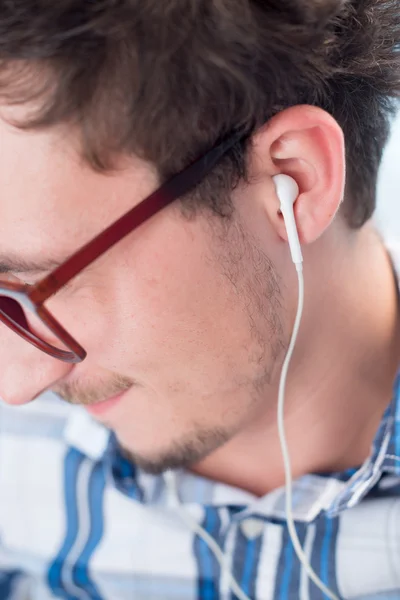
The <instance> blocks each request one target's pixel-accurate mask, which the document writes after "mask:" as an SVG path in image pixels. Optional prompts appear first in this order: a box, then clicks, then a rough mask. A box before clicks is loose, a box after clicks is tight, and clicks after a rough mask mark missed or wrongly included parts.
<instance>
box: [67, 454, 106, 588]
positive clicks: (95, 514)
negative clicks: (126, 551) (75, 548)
mask: <svg viewBox="0 0 400 600" xmlns="http://www.w3.org/2000/svg"><path fill="white" fill-rule="evenodd" d="M105 483H106V478H105V472H104V465H102V464H101V463H97V464H96V465H95V467H94V469H93V471H92V473H91V476H90V479H89V490H88V496H89V498H88V502H89V512H90V519H91V523H90V532H89V536H88V540H87V542H86V545H85V547H84V548H83V550H82V552H81V555H80V556H79V558H78V560H77V563H76V565H75V566H74V569H73V580H74V583H75V585H76V586H77V587H79V588H83V589H84V590H85V591H86V592H87V593H88V595H89V596H90V598H91V599H92V600H101V595H100V593H99V591H98V589H97V588H96V586H95V584H94V582H93V580H92V579H91V578H90V575H89V569H88V565H89V561H90V559H91V558H92V555H93V552H94V550H95V549H96V547H97V545H98V544H99V542H100V540H101V538H102V536H103V530H104V521H103V500H104V489H105Z"/></svg>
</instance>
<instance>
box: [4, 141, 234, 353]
mask: <svg viewBox="0 0 400 600" xmlns="http://www.w3.org/2000/svg"><path fill="white" fill-rule="evenodd" d="M242 138H243V134H238V133H234V134H232V135H230V136H229V137H227V138H226V139H225V140H223V141H222V142H220V143H219V144H217V145H216V146H214V148H212V149H211V150H209V151H208V152H207V153H206V154H205V155H203V156H202V157H201V158H199V159H197V160H196V161H195V162H194V163H192V164H191V165H189V166H188V167H186V168H185V169H184V170H183V171H181V172H180V173H178V174H177V175H175V176H174V177H172V179H170V180H169V181H167V182H166V183H164V184H163V185H162V186H161V187H160V188H158V189H157V190H156V191H155V192H153V193H152V194H150V196H147V198H145V199H144V200H142V201H141V202H140V203H139V204H138V205H137V206H135V207H134V208H132V209H131V210H129V211H128V212H127V213H125V214H124V215H122V217H120V218H119V219H117V220H116V221H114V223H112V224H111V225H109V227H107V229H105V230H104V231H102V232H101V233H100V234H99V235H97V236H96V237H95V238H93V239H92V240H91V241H90V242H88V243H87V244H85V245H84V246H82V247H81V248H80V249H79V250H77V252H75V253H74V254H73V255H72V256H71V257H70V258H68V259H67V260H66V261H65V262H64V263H63V264H62V265H60V266H59V267H57V268H56V269H55V270H54V271H52V272H51V273H50V274H49V275H47V276H46V277H44V278H43V279H41V280H40V281H38V282H37V283H36V284H35V285H33V286H29V285H26V284H23V283H21V284H20V283H15V282H0V297H3V298H9V299H10V300H14V301H16V302H17V303H18V304H19V307H20V308H21V307H22V311H23V309H24V308H26V309H27V310H28V311H30V312H33V313H34V314H35V315H36V316H37V317H38V318H39V319H40V320H41V321H42V323H43V324H44V325H46V327H47V328H48V329H49V330H50V331H51V332H52V334H53V335H55V336H56V338H57V339H58V340H59V341H60V342H62V344H63V345H64V346H65V347H66V348H68V349H69V350H62V349H61V348H57V347H55V346H52V345H51V344H49V343H47V342H46V341H45V340H42V339H41V338H40V337H39V336H37V335H36V334H35V333H34V332H33V331H31V330H30V328H29V326H28V325H19V324H18V323H17V322H16V320H12V319H11V317H10V316H8V317H7V315H6V314H4V312H1V310H0V321H2V322H3V323H5V324H6V325H7V326H8V327H10V328H11V329H12V330H13V331H15V333H17V334H18V335H20V336H21V337H23V338H24V339H25V340H26V341H28V342H30V343H31V344H33V345H34V346H36V347H37V348H38V349H39V350H42V351H43V352H45V353H46V354H49V355H50V356H52V357H54V358H57V359H59V360H62V361H64V362H68V363H79V362H82V361H83V360H84V359H85V357H86V351H85V350H84V349H83V348H82V346H81V345H80V344H79V343H78V342H77V341H76V340H75V339H74V338H73V337H72V336H71V335H70V334H69V333H68V332H67V331H66V330H65V329H64V327H63V326H62V325H61V324H60V323H59V322H58V321H57V320H56V319H55V318H54V317H53V315H52V314H51V313H50V312H49V311H48V310H47V309H46V308H45V307H44V306H43V304H44V302H46V301H47V300H48V299H49V298H50V297H51V296H54V294H56V293H57V292H58V291H59V290H60V289H61V288H62V287H63V286H64V285H66V284H67V283H68V282H69V281H70V280H71V279H72V278H73V277H75V276H76V275H77V274H78V273H80V272H81V271H82V270H83V269H85V268H86V267H87V266H89V265H90V264H91V263H92V262H94V261H95V260H96V259H97V258H99V257H100V256H101V255H102V254H104V253H105V252H107V250H109V249H110V248H111V247H112V246H114V245H115V244H116V243H117V242H119V241H120V240H122V239H123V238H124V237H126V236H127V235H128V234H129V233H131V232H132V231H134V230H135V229H136V228H137V227H139V226H140V225H141V224H142V223H144V222H145V221H147V220H148V219H149V218H150V217H152V216H153V215H155V214H157V213H158V212H159V211H160V210H161V209H162V208H165V207H166V206H167V205H168V204H171V203H172V202H173V201H174V200H177V199H178V198H179V197H181V196H184V195H185V194H187V193H188V192H190V191H191V190H192V189H193V188H194V187H195V186H196V185H198V184H199V183H200V182H201V180H202V179H203V178H204V177H205V176H206V175H207V174H208V173H209V172H210V171H211V170H212V169H213V168H214V167H215V166H216V165H217V163H218V162H219V161H220V160H221V159H222V158H223V157H224V156H225V155H226V153H227V152H228V151H229V150H230V149H231V148H232V147H233V146H234V145H235V144H236V143H237V142H239V141H240V140H241V139H242ZM23 312H24V311H23ZM24 315H25V313H24ZM25 320H26V317H25Z"/></svg>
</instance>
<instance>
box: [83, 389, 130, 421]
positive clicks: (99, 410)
mask: <svg viewBox="0 0 400 600" xmlns="http://www.w3.org/2000/svg"><path fill="white" fill-rule="evenodd" d="M127 391H128V390H124V391H123V392H121V393H120V394H118V395H117V396H113V397H112V398H107V399H106V400H101V401H100V402H96V403H95V404H91V405H90V406H85V407H84V408H85V409H86V410H87V411H88V413H90V414H91V415H93V416H95V417H97V416H99V415H103V414H104V413H106V412H108V411H110V410H111V409H112V408H114V407H115V406H116V405H117V404H119V403H120V402H121V400H122V398H123V397H124V396H125V394H126V392H127Z"/></svg>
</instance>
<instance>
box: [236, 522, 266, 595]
mask: <svg viewBox="0 0 400 600" xmlns="http://www.w3.org/2000/svg"><path fill="white" fill-rule="evenodd" d="M262 539H263V536H262V535H258V536H257V537H256V538H253V539H248V538H247V537H246V536H245V535H244V534H243V531H242V529H241V527H240V525H239V527H238V532H237V535H236V540H235V552H234V557H233V569H232V573H233V576H234V577H235V579H236V581H237V582H238V584H239V585H240V587H241V589H242V590H243V592H244V593H245V594H246V595H247V596H249V598H255V597H256V578H257V565H258V562H259V558H260V551H261V542H262ZM236 598H237V596H236V595H235V594H233V593H232V595H231V600H236Z"/></svg>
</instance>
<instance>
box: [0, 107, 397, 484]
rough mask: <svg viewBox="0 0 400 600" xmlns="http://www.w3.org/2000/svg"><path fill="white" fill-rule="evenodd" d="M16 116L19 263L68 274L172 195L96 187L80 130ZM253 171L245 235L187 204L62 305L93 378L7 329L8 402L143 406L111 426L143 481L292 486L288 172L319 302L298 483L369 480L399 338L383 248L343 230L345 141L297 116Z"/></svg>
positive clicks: (261, 137) (134, 184)
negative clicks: (55, 263) (179, 471)
mask: <svg viewBox="0 0 400 600" xmlns="http://www.w3.org/2000/svg"><path fill="white" fill-rule="evenodd" d="M21 110H23V109H22V108H21V107H19V108H18V111H19V112H20V111H21ZM0 116H1V118H0V139H1V144H2V160H1V161H0V190H1V199H2V200H1V210H2V218H1V220H0V240H1V242H0V254H1V256H2V257H4V258H10V257H18V258H24V259H27V260H36V261H39V262H43V261H45V260H47V259H49V258H54V259H55V260H61V259H64V258H66V257H68V256H69V255H70V254H72V253H73V252H74V251H75V250H76V249H77V248H79V247H80V246H81V245H82V244H84V243H85V242H86V241H88V240H89V239H91V238H92V237H93V236H94V235H96V234H97V233H98V232H100V231H101V230H102V229H104V228H105V227H106V226H107V225H108V224H110V223H111V222H112V221H113V220H115V219H116V218H118V217H119V216H121V215H122V214H123V213H125V212H126V211H127V210H128V209H130V208H131V207H132V206H133V205H135V204H137V203H138V202H140V200H141V199H142V198H143V197H145V196H146V195H147V194H149V193H150V192H152V191H153V190H154V189H156V188H157V186H158V181H157V176H156V173H155V171H154V169H153V168H152V167H151V166H150V165H148V164H145V163H143V162H141V161H139V160H138V159H135V158H129V159H127V158H124V159H121V165H120V169H119V170H118V171H116V172H114V173H113V174H107V175H105V174H99V173H95V172H93V171H92V170H91V169H90V168H89V167H88V166H87V165H85V164H84V163H83V162H82V161H81V160H80V159H79V153H78V152H77V136H76V134H75V133H74V132H71V131H70V130H68V131H67V130H65V129H64V128H53V129H50V130H46V131H41V132H26V131H20V130H18V129H17V128H15V127H13V126H12V125H11V124H10V121H11V120H12V119H13V118H15V117H17V116H20V114H17V109H13V108H10V107H7V108H6V107H3V110H2V111H0ZM21 168H22V169H23V173H21ZM249 170H250V183H249V184H248V185H244V184H243V185H241V186H239V187H238V188H237V189H236V190H235V192H234V194H233V203H234V207H235V211H234V216H233V219H232V220H231V221H230V222H229V223H227V222H221V221H220V219H219V218H218V217H215V216H211V215H210V214H208V213H207V212H206V211H204V212H203V213H202V214H199V215H197V216H196V217H195V218H192V219H188V218H185V217H184V216H183V215H182V212H181V210H180V205H179V202H177V203H175V204H174V205H172V206H170V207H168V208H166V209H164V210H163V211H162V212H160V213H159V214H158V215H156V216H155V217H154V218H152V219H151V220H150V221H149V222H147V223H145V224H144V225H143V226H142V227H141V228H140V229H138V230H137V231H135V232H134V233H132V234H131V235H130V236H128V237H127V238H126V239H125V240H123V241H122V242H120V243H119V244H117V245H116V246H115V247H114V248H113V249H112V250H110V251H109V252H107V253H106V254H105V255H104V256H103V257H102V258H101V259H99V260H98V261H97V262H96V263H95V264H94V265H92V266H91V267H90V268H88V269H87V270H85V271H84V272H83V273H81V274H80V275H79V276H77V277H76V278H75V279H74V280H73V281H72V282H71V284H70V285H69V286H67V287H66V288H65V289H64V290H62V291H61V292H60V293H59V294H58V295H57V296H56V297H55V298H53V299H52V300H51V301H50V302H49V303H48V308H49V309H51V310H52V312H53V314H54V315H55V316H56V318H58V319H59V320H60V322H61V323H62V324H63V325H64V327H66V329H68V330H69V331H70V333H71V334H72V335H73V336H75V337H76V339H77V340H78V341H79V342H80V344H81V345H82V346H83V347H84V348H85V349H86V351H87V359H86V360H85V361H84V362H82V363H81V364H79V365H69V364H65V363H62V362H60V361H57V360H55V359H53V358H51V357H49V356H47V355H46V354H43V353H41V352H40V351H39V350H37V349H36V348H34V347H33V346H31V345H29V344H27V343H26V342H24V341H23V340H21V339H20V338H19V337H18V336H16V335H15V334H14V333H12V332H11V331H9V330H8V329H7V328H6V327H5V326H4V325H1V328H0V331H1V335H0V361H1V364H2V377H1V380H0V395H1V397H2V398H3V399H4V400H5V401H6V402H8V403H10V404H13V405H20V404H23V403H26V402H30V401H32V400H34V399H35V398H36V397H37V396H38V395H39V394H40V393H41V392H43V391H44V390H46V389H53V390H55V391H57V392H58V393H59V394H60V395H61V396H62V397H63V398H64V399H65V400H66V401H68V402H70V403H73V404H83V405H89V404H93V403H97V402H99V401H101V400H105V399H107V398H109V397H110V396H113V395H115V394H116V393H118V392H119V391H122V390H126V391H125V393H124V396H123V398H122V400H121V401H120V402H119V403H117V404H116V405H115V406H113V407H112V408H110V409H109V410H107V411H103V412H102V413H99V414H98V415H97V417H96V418H98V419H99V420H100V421H101V422H103V423H104V424H106V425H107V426H108V427H110V428H112V429H113V430H115V432H116V434H117V436H118V438H119V440H120V442H121V444H122V446H123V447H124V448H125V449H126V452H127V453H128V454H129V455H130V456H131V457H132V458H133V460H135V461H136V462H137V463H138V464H139V465H141V466H142V467H144V468H146V469H147V470H149V471H151V472H160V471H162V470H163V469H165V468H167V467H181V466H185V467H189V468H191V469H192V470H193V471H196V472H198V473H200V474H202V475H204V476H207V477H210V478H214V479H218V480H221V481H225V482H227V483H230V484H232V485H238V486H241V487H242V488H244V489H247V490H249V491H252V492H253V493H255V494H258V495H261V494H264V493H266V492H267V491H269V490H271V489H274V488H276V487H277V486H280V485H282V484H283V482H284V473H283V464H282V460H281V456H280V449H279V444H278V437H277V427H276V403H277V392H278V384H279V376H280V368H281V365H282V361H283V359H284V353H285V350H286V348H287V345H288V342H289V339H290V335H291V331H292V326H293V321H294V316H295V312H296V308H297V278H296V273H295V270H294V267H293V264H292V263H291V259H290V254H289V251H288V245H287V241H286V231H285V226H284V222H283V219H282V216H281V215H280V213H279V201H278V199H277V197H276V194H275V190H274V185H273V182H272V179H271V177H272V176H273V175H275V174H277V173H287V174H289V175H291V176H292V177H294V178H295V179H296V181H297V183H298V185H299V189H300V194H299V197H298V199H297V201H296V203H295V208H294V210H295V217H296V222H297V227H298V230H299V236H300V240H301V243H302V246H303V255H304V273H305V289H306V293H305V310H304V317H303V321H302V326H301V330H300V335H299V339H298V343H297V345H296V349H295V353H294V356H293V361H292V364H291V369H290V375H289V380H288V385H287V394H286V409H285V416H286V429H287V436H288V441H289V449H290V451H291V454H292V467H293V473H294V476H295V477H296V476H300V475H302V474H304V473H308V472H315V471H332V470H336V469H339V468H345V467H348V466H356V465H358V464H360V463H361V462H362V461H363V460H364V459H365V458H366V457H367V455H368V452H369V448H370V445H371V442H372V440H373V437H374V434H375V432H376V429H377V427H378V424H379V420H380V418H381V416H382V413H383V411H384V408H385V406H386V405H387V403H388V402H389V401H390V398H391V389H392V384H393V380H394V377H395V373H396V369H397V367H398V361H399V353H400V349H399V340H400V335H399V319H398V306H397V295H396V284H395V278H394V276H393V272H392V268H391V264H390V261H389V259H388V256H387V254H386V251H385V249H384V247H383V244H382V242H381V240H380V239H379V237H378V236H377V235H376V233H375V232H374V230H373V228H372V226H370V225H369V224H368V225H366V226H365V227H363V228H362V229H361V230H358V231H351V230H350V229H349V228H348V226H347V225H346V223H345V220H344V219H343V218H342V215H341V211H340V204H341V201H342V199H343V188H344V177H345V165H344V140H343V135H342V132H341V130H340V128H339V126H338V125H337V123H336V122H335V121H334V120H333V119H332V118H331V117H330V116H329V115H328V114H327V113H325V112H324V111H322V110H320V109H318V108H313V107H307V106H297V107H294V108H291V109H288V110H285V111H283V112H281V113H279V114H278V115H277V116H276V117H274V119H272V120H271V121H270V122H269V123H268V125H267V126H265V127H264V128H263V129H262V130H260V131H259V132H258V133H257V135H256V136H255V138H254V145H253V148H252V151H251V153H250V156H249ZM21 175H23V176H21ZM335 215H337V216H336V218H335V219H334V217H335ZM46 273H47V271H43V272H37V273H13V274H12V276H16V277H18V278H20V279H21V280H23V281H27V282H28V283H33V282H35V281H37V280H38V279H39V278H41V277H42V276H43V275H45V274H46ZM49 339H50V338H49ZM344 415H345V416H346V418H343V417H344Z"/></svg>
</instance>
